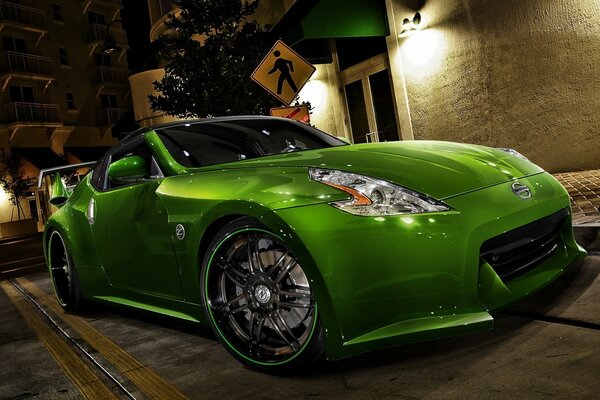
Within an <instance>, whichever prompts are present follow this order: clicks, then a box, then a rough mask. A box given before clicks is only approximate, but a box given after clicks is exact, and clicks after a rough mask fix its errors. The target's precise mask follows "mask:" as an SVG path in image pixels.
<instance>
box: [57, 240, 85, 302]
mask: <svg viewBox="0 0 600 400" xmlns="http://www.w3.org/2000/svg"><path fill="white" fill-rule="evenodd" d="M48 261H49V263H50V265H49V267H50V276H51V277H52V285H53V286H54V292H55V293H56V298H57V299H58V302H59V303H60V305H61V306H62V308H63V309H65V310H68V311H76V310H81V309H82V308H83V296H82V294H81V286H80V285H79V279H78V278H77V271H76V270H75V266H74V264H73V260H72V259H71V255H70V254H69V251H68V249H67V246H66V244H65V241H64V239H63V237H62V235H61V234H60V233H59V232H58V231H53V232H52V233H51V234H50V240H49V242H48Z"/></svg>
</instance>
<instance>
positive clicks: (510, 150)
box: [496, 147, 529, 161]
mask: <svg viewBox="0 0 600 400" xmlns="http://www.w3.org/2000/svg"><path fill="white" fill-rule="evenodd" d="M496 150H502V151H504V152H506V153H508V154H512V155H513V156H516V157H519V158H522V159H523V160H527V161H529V159H528V158H527V157H525V156H524V155H523V154H521V153H519V152H518V151H516V150H515V149H507V148H506V147H496Z"/></svg>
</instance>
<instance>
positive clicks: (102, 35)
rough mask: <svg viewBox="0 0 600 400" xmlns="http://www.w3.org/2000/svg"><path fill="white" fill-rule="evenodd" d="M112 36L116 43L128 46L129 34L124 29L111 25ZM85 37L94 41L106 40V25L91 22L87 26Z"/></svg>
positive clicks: (89, 40)
mask: <svg viewBox="0 0 600 400" xmlns="http://www.w3.org/2000/svg"><path fill="white" fill-rule="evenodd" d="M110 36H112V38H113V39H114V40H115V43H116V44H118V45H120V46H127V34H126V33H125V31H124V30H123V29H121V28H117V27H115V26H111V27H110ZM85 39H86V40H87V41H88V42H93V41H96V40H99V41H104V39H106V25H100V24H89V25H88V26H87V27H86V32H85Z"/></svg>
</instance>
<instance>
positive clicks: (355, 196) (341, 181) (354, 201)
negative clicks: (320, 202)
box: [309, 168, 450, 217]
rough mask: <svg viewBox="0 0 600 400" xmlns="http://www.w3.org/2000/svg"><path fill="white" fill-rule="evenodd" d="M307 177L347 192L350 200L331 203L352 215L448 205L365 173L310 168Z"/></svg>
mask: <svg viewBox="0 0 600 400" xmlns="http://www.w3.org/2000/svg"><path fill="white" fill-rule="evenodd" d="M309 175H310V178H311V179H313V180H315V181H317V182H321V183H323V184H325V185H329V186H331V187H334V188H336V189H339V190H342V191H344V192H346V193H348V194H349V195H350V196H351V198H350V199H349V200H343V201H336V202H333V203H330V204H331V205H332V206H334V207H337V208H339V209H341V210H344V211H347V212H349V213H351V214H354V215H362V216H371V217H378V216H383V215H396V214H417V213H427V212H436V211H448V210H450V208H449V207H448V206H447V205H445V204H443V203H441V202H439V201H437V200H435V199H432V198H431V197H429V196H426V195H424V194H421V193H418V192H415V191H413V190H410V189H407V188H404V187H402V186H398V185H396V184H393V183H390V182H387V181H382V180H379V179H375V178H371V177H369V176H365V175H359V174H354V173H351V172H344V171H337V170H332V169H322V168H310V169H309Z"/></svg>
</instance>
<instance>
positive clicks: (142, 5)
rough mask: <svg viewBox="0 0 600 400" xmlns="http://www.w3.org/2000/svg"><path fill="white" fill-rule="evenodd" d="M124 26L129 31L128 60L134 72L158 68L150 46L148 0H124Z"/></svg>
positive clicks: (122, 13) (122, 18) (122, 16)
mask: <svg viewBox="0 0 600 400" xmlns="http://www.w3.org/2000/svg"><path fill="white" fill-rule="evenodd" d="M121 21H122V24H123V28H124V29H125V30H126V31H127V41H128V42H129V47H130V49H129V50H128V51H127V62H128V63H129V69H131V70H132V73H134V74H135V73H137V72H141V71H144V70H147V69H151V68H156V65H155V63H154V61H153V60H152V55H153V51H152V47H151V46H150V14H149V12H148V3H147V2H146V0H123V9H122V10H121Z"/></svg>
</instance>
